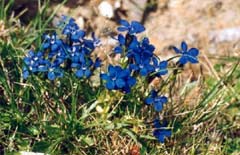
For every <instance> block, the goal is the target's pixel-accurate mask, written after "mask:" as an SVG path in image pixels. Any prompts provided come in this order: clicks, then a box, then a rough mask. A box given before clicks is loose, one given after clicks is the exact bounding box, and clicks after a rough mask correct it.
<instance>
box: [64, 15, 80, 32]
mask: <svg viewBox="0 0 240 155" xmlns="http://www.w3.org/2000/svg"><path fill="white" fill-rule="evenodd" d="M63 22H65V23H67V24H65V25H64V28H63V31H62V34H65V35H67V36H70V35H71V34H72V33H75V32H76V31H78V30H79V27H78V25H77V24H76V22H75V20H74V19H73V18H69V19H68V18H67V17H66V16H65V18H63Z"/></svg>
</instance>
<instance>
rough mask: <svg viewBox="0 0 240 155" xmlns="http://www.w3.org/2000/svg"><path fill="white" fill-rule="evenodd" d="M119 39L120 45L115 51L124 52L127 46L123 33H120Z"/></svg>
mask: <svg viewBox="0 0 240 155" xmlns="http://www.w3.org/2000/svg"><path fill="white" fill-rule="evenodd" d="M117 40H118V43H119V45H118V46H116V47H115V48H114V53H116V54H118V53H122V52H123V48H124V46H125V37H124V36H123V35H122V34H119V35H118V38H117Z"/></svg>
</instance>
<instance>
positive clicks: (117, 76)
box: [101, 65, 136, 93]
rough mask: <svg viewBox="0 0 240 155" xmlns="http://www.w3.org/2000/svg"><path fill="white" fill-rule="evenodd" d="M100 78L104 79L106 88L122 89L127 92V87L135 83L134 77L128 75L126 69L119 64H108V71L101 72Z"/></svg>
mask: <svg viewBox="0 0 240 155" xmlns="http://www.w3.org/2000/svg"><path fill="white" fill-rule="evenodd" d="M101 79H103V80H105V81H106V85H105V86H106V88H107V89H109V90H113V89H115V90H123V91H126V93H128V92H129V88H130V87H132V86H134V85H135V84H136V79H135V78H133V77H132V76H130V71H129V70H128V69H122V68H121V67H120V66H112V65H109V66H108V73H107V74H101Z"/></svg>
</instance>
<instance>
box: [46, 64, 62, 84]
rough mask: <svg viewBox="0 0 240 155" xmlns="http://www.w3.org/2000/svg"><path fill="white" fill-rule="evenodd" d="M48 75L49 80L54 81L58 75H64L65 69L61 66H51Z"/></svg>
mask: <svg viewBox="0 0 240 155" xmlns="http://www.w3.org/2000/svg"><path fill="white" fill-rule="evenodd" d="M47 76H48V79H49V80H51V81H53V80H55V79H56V78H58V77H60V78H61V77H63V71H62V69H60V68H59V67H56V66H53V65H52V66H51V67H49V70H48V75H47Z"/></svg>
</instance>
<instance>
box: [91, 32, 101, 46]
mask: <svg viewBox="0 0 240 155" xmlns="http://www.w3.org/2000/svg"><path fill="white" fill-rule="evenodd" d="M92 40H93V46H94V47H98V46H101V40H100V39H99V38H97V37H96V36H95V33H94V32H93V33H92Z"/></svg>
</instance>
